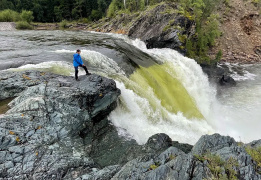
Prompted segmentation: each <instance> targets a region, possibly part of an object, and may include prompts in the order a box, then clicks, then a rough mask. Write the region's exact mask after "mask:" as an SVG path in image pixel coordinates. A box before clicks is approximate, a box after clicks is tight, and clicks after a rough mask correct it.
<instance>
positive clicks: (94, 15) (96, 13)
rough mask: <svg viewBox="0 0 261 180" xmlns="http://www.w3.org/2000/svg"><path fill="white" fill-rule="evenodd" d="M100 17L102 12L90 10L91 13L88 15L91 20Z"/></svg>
mask: <svg viewBox="0 0 261 180" xmlns="http://www.w3.org/2000/svg"><path fill="white" fill-rule="evenodd" d="M101 18H102V12H101V11H99V10H92V13H91V16H90V19H91V20H92V21H94V20H95V21H96V20H99V19H101Z"/></svg>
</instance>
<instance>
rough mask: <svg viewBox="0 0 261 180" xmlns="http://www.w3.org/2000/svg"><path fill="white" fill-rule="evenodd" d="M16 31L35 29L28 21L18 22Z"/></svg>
mask: <svg viewBox="0 0 261 180" xmlns="http://www.w3.org/2000/svg"><path fill="white" fill-rule="evenodd" d="M16 29H20V30H25V29H29V30H30V29H33V27H32V26H31V25H30V24H29V23H28V22H27V21H18V22H17V23H16Z"/></svg>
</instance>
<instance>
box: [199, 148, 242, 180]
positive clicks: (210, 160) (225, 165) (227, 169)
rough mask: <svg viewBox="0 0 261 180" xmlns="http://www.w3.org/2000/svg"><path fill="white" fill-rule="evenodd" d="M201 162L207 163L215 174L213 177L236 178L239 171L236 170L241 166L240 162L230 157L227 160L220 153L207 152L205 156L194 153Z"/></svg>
mask: <svg viewBox="0 0 261 180" xmlns="http://www.w3.org/2000/svg"><path fill="white" fill-rule="evenodd" d="M194 157H195V158H196V159H197V160H198V161H201V162H205V161H206V163H207V166H208V168H209V169H210V171H211V173H212V174H213V176H214V177H213V178H212V179H224V180H236V179H237V172H236V171H235V170H234V169H235V168H236V167H238V166H239V164H238V162H237V161H236V160H235V159H234V158H232V157H230V158H229V159H228V160H227V161H224V160H222V159H221V158H220V157H219V156H218V155H215V154H211V153H206V154H205V155H203V156H200V155H194Z"/></svg>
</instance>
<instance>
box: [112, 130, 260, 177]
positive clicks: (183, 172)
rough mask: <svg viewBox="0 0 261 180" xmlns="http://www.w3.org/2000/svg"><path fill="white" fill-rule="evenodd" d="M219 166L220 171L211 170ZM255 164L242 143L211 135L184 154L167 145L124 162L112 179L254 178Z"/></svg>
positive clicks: (204, 137) (255, 172)
mask: <svg viewBox="0 0 261 180" xmlns="http://www.w3.org/2000/svg"><path fill="white" fill-rule="evenodd" d="M207 154H210V155H211V156H207ZM219 158H220V160H219ZM219 163H220V164H219ZM225 164H226V165H225ZM219 165H220V166H221V167H220V170H219V171H217V169H216V170H214V168H218V167H216V166H219ZM213 166H214V167H213ZM255 167H256V163H255V162H254V161H253V159H252V158H251V156H249V155H248V154H247V153H246V151H245V149H244V147H243V146H241V145H240V144H238V143H237V142H235V140H234V139H233V138H231V137H229V136H221V135H219V134H214V135H204V136H202V137H201V138H200V139H199V141H198V142H197V143H196V144H195V146H194V147H193V149H192V152H191V153H188V154H185V153H184V152H182V151H181V150H179V149H177V148H175V147H169V148H168V149H167V150H165V151H163V152H162V153H156V154H155V153H152V154H150V155H149V154H147V155H144V156H140V157H138V158H135V159H133V160H131V161H129V162H128V163H126V164H125V165H124V166H123V167H122V168H121V170H120V171H119V172H118V173H116V174H115V175H114V177H113V178H112V179H115V180H116V179H128V180H130V179H147V180H150V179H163V180H164V179H166V180H167V179H175V180H189V179H196V180H201V179H215V178H216V179H218V178H221V176H222V177H226V178H228V177H229V178H232V174H233V173H235V177H236V178H238V179H255V180H257V179H260V178H261V175H260V174H258V173H257V169H255ZM235 177H234V178H235Z"/></svg>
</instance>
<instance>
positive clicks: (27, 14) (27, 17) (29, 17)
mask: <svg viewBox="0 0 261 180" xmlns="http://www.w3.org/2000/svg"><path fill="white" fill-rule="evenodd" d="M21 18H22V20H23V21H26V22H28V23H30V22H32V21H33V19H34V17H33V12H32V11H26V10H23V11H22V13H21Z"/></svg>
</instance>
